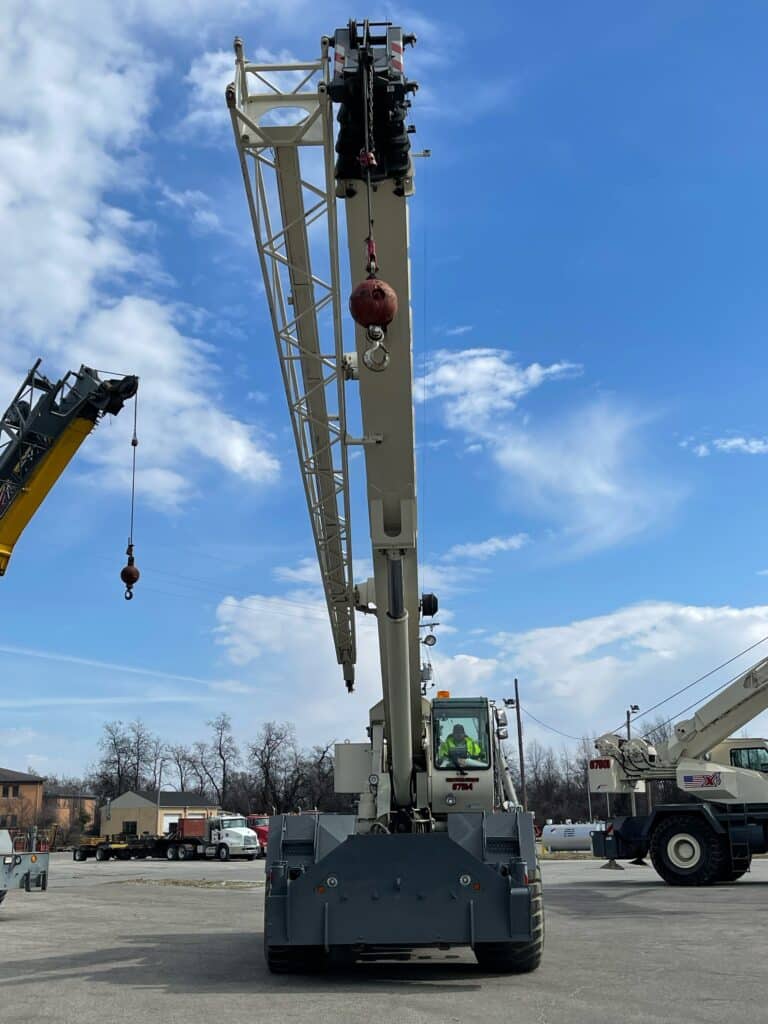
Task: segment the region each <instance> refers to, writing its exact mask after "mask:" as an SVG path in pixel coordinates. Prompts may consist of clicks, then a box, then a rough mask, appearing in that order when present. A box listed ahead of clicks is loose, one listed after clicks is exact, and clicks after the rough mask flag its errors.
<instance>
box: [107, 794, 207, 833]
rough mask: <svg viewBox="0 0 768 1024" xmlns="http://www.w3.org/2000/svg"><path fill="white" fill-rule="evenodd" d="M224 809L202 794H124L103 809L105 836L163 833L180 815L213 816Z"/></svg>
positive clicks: (183, 816)
mask: <svg viewBox="0 0 768 1024" xmlns="http://www.w3.org/2000/svg"><path fill="white" fill-rule="evenodd" d="M220 810H221V808H220V807H218V805H216V804H213V803H211V801H210V800H209V799H208V797H205V796H200V795H199V793H170V792H168V793H166V792H161V793H160V794H159V797H158V794H157V793H134V792H129V793H123V794H122V796H118V797H116V798H115V799H114V800H110V801H109V802H108V803H106V804H103V805H102V806H101V807H100V808H99V829H100V832H101V835H103V836H112V835H118V834H119V833H123V834H125V835H138V836H140V835H141V834H142V833H144V832H148V833H149V834H150V835H163V834H164V833H166V832H169V831H170V830H171V826H172V825H175V824H176V822H177V821H178V820H179V818H213V817H215V816H216V815H217V814H218V813H219V811H220Z"/></svg>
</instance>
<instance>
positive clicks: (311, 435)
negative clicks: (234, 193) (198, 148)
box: [227, 26, 424, 806]
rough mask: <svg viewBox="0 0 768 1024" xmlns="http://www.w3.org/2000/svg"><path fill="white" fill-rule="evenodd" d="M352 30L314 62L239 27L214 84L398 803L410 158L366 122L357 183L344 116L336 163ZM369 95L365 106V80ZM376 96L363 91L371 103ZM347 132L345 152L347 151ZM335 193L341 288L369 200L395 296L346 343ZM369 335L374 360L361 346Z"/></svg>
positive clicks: (412, 549)
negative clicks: (290, 55)
mask: <svg viewBox="0 0 768 1024" xmlns="http://www.w3.org/2000/svg"><path fill="white" fill-rule="evenodd" d="M351 32H352V30H351V29H347V30H344V29H342V30H339V31H338V32H337V33H336V36H335V39H334V42H333V45H334V62H333V74H331V70H330V68H331V64H330V59H329V48H330V47H331V45H332V44H331V41H330V40H329V39H324V40H323V42H322V55H321V59H320V61H318V62H316V63H304V64H284V65H271V66H269V65H260V64H254V63H251V62H248V61H246V60H245V59H244V56H243V48H242V43H241V42H240V41H239V40H237V41H236V43H235V53H236V60H237V75H236V80H235V83H234V85H233V86H231V87H230V89H229V91H228V96H227V98H228V105H229V108H230V113H231V116H232V124H233V128H234V133H235V139H236V141H237V146H238V151H239V154H240V161H241V167H242V171H243V178H244V181H245V187H246V194H247V197H248V202H249V207H250V213H251V220H252V224H253V228H254V233H255V236H256V242H257V247H258V250H259V256H260V259H261V264H262V271H263V274H264V280H265V287H266V290H267V298H268V302H269V307H270V312H271V316H272V322H273V328H274V333H275V337H276V340H277V347H278V354H279V357H280V363H281V368H282V372H283V380H284V384H285V390H286V395H287V398H288V405H289V409H290V411H291V416H292V421H293V427H294V434H295V438H296V446H297V451H298V455H299V463H300V466H301V471H302V478H303V482H304V489H305V493H306V496H307V503H308V506H309V511H310V518H311V521H312V528H313V532H314V537H315V543H316V547H317V555H318V561H319V564H320V570H321V576H322V579H323V584H324V586H325V593H326V600H327V604H328V609H329V613H330V617H331V626H332V630H333V637H334V643H335V646H336V655H337V659H338V661H339V663H340V664H341V665H342V666H343V670H344V678H345V680H346V681H347V685H348V687H349V688H350V689H351V688H352V682H353V679H354V662H355V657H356V652H355V630H354V608H355V605H356V604H357V605H358V606H361V607H362V608H364V609H365V610H370V611H375V614H376V617H377V623H378V632H379V650H380V666H381V678H382V689H383V695H384V714H385V735H386V739H387V742H388V745H389V758H390V762H391V770H392V785H393V793H394V797H395V801H396V802H397V804H399V805H400V806H409V805H410V804H411V803H412V799H413V793H412V781H413V769H414V764H415V763H416V762H418V761H419V760H421V761H423V746H424V743H423V724H422V709H421V660H420V646H419V614H420V600H419V589H418V571H417V558H416V480H415V458H414V443H415V442H414V427H413V385H412V381H413V361H412V343H411V312H410V268H409V259H408V214H407V209H406V197H407V196H408V195H410V194H411V193H412V191H413V174H412V169H411V163H410V160H408V157H407V136H406V135H405V127H404V126H402V131H403V138H404V139H406V142H405V145H403V143H402V140H401V139H399V140H397V141H396V144H395V147H396V149H397V155H398V158H399V159H400V160H401V161H402V160H403V154H405V156H404V160H405V163H403V164H401V166H400V171H399V173H398V174H397V175H395V174H394V173H393V174H389V173H388V171H387V169H385V168H384V164H385V163H386V159H387V147H388V146H390V147H392V146H393V143H392V140H391V139H390V138H387V139H382V140H378V141H377V140H376V139H375V138H374V142H375V144H376V145H377V147H378V149H379V151H380V158H379V166H377V172H376V178H377V180H376V185H375V192H374V190H373V188H371V189H370V192H369V191H368V188H367V187H366V184H367V183H366V181H365V176H364V175H363V173H362V170H361V167H360V165H359V163H358V161H357V156H358V153H357V149H358V148H359V143H358V137H357V129H356V126H355V125H354V124H353V126H352V129H351V131H350V130H348V131H347V133H346V135H345V132H344V128H342V129H341V131H340V133H339V143H338V146H337V148H340V150H339V151H340V158H339V162H338V167H336V168H335V167H334V143H335V139H334V132H333V122H332V117H331V111H332V98H331V97H332V94H333V99H334V100H335V101H336V102H339V103H341V104H342V108H343V104H344V103H345V102H346V103H347V104H350V103H355V102H357V100H358V99H359V97H357V96H356V95H355V84H353V85H351V86H349V84H348V83H349V82H352V83H357V82H358V81H359V76H360V73H361V64H360V60H359V53H360V52H361V51H360V50H358V39H357V38H356V37H355V38H351ZM373 39H374V37H372V43H371V46H370V48H369V49H368V50H367V51H366V52H369V53H371V54H373V59H372V64H371V76H372V77H371V83H373V75H375V76H377V79H378V80H379V82H381V81H382V80H386V81H387V82H389V80H390V79H391V80H392V82H394V83H395V87H396V88H397V89H398V90H399V94H400V102H401V106H402V110H403V111H404V110H405V108H406V106H407V103H405V102H403V99H402V97H403V95H404V92H405V90H406V89H407V83H406V79H405V76H404V74H403V71H402V51H403V33H402V30H401V29H399V28H393V27H391V26H388V27H387V28H386V29H385V30H384V32H383V33H382V34H381V35H379V36H376V37H375V42H376V44H377V45H375V46H374V45H373ZM393 55H396V56H393ZM369 99H370V109H371V111H373V104H374V99H373V84H371V95H370V97H369ZM380 102H381V100H380V97H379V96H378V95H377V97H376V104H377V106H378V104H379V103H380ZM287 107H293V108H295V107H299V108H302V109H303V110H304V111H306V115H307V116H306V117H305V118H304V119H303V120H302V121H301V122H300V123H299V124H298V125H291V126H287V125H285V124H283V123H281V120H282V119H281V117H280V114H281V112H282V111H284V110H285V108H287ZM275 115H277V116H275ZM391 120H392V119H390V121H391ZM275 122H277V123H275ZM350 138H351V141H350ZM345 139H346V142H345ZM345 145H346V146H347V147H349V146H350V145H351V146H352V147H353V149H354V152H347V153H346V154H345V153H344V152H343V150H344V147H345ZM313 148H314V149H315V151H316V152H317V151H319V154H320V156H321V161H322V162H321V163H320V162H318V161H317V159H315V160H314V165H315V166H314V168H313V167H312V164H313V160H312V157H313V156H314V154H313V153H312V149H313ZM307 167H309V170H307V169H306V168H307ZM312 170H314V175H313V174H312ZM336 194H338V195H340V196H342V197H343V198H344V207H345V211H346V227H347V231H346V234H347V245H348V251H349V266H350V276H351V283H352V286H353V288H354V287H355V286H357V285H358V284H359V283H360V282H361V281H364V280H366V278H367V277H368V276H370V275H369V273H368V270H369V268H368V266H367V264H366V240H367V239H368V238H369V236H370V235H371V233H372V232H371V214H372V218H373V220H372V223H373V225H375V235H376V243H375V244H376V251H377V259H378V264H379V266H380V267H381V268H382V272H383V274H384V275H385V276H386V278H387V279H388V282H389V284H390V286H391V287H392V288H393V289H394V292H395V294H396V295H397V300H398V311H397V313H396V314H395V316H394V319H393V320H392V321H391V322H390V323H389V324H388V325H387V326H386V340H385V344H384V345H381V344H377V343H374V342H373V341H372V338H371V333H370V332H369V331H368V330H367V329H366V328H364V327H361V326H359V325H358V326H357V327H356V331H355V346H356V352H355V354H354V355H353V356H350V355H346V356H345V355H344V353H343V348H342V327H341V310H340V294H341V292H340V284H339V282H340V277H341V275H340V269H339V252H338V249H339V243H338V226H337V215H336ZM320 220H323V221H324V222H325V229H326V230H325V232H324V238H323V245H322V246H320V245H319V244H314V245H313V244H312V241H311V231H312V230H317V229H316V228H315V227H314V225H315V224H316V223H317V222H318V221H320ZM275 224H278V225H279V227H275ZM318 264H320V265H321V266H322V272H321V271H320V270H318V269H317V265H318ZM326 307H328V308H327V310H326ZM373 349H375V350H376V354H377V356H380V357H381V359H382V360H383V361H382V363H381V364H378V363H376V361H375V359H374V360H371V359H370V358H369V353H370V352H371V351H372V350H373ZM345 379H354V380H357V381H359V392H360V406H361V415H362V424H363V436H362V437H361V438H351V437H350V436H349V434H348V432H347V424H346V409H345V401H344V380H345ZM354 444H360V445H362V447H363V450H364V452H365V463H366V476H367V496H368V509H369V520H370V536H371V547H372V559H373V581H372V583H365V584H363V585H362V586H361V587H360V588H358V589H355V588H354V587H353V582H352V576H351V571H352V554H351V536H350V529H349V506H350V492H349V479H348V465H347V448H348V446H349V445H354Z"/></svg>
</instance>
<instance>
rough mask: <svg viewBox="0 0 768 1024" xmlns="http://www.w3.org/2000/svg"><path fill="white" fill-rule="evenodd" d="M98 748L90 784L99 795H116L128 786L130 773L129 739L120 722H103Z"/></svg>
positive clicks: (123, 791)
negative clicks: (97, 758)
mask: <svg viewBox="0 0 768 1024" xmlns="http://www.w3.org/2000/svg"><path fill="white" fill-rule="evenodd" d="M99 750H100V751H101V757H100V758H99V761H98V762H97V764H96V766H95V768H94V769H92V773H91V784H92V785H93V787H94V789H96V791H97V792H98V794H99V795H100V796H101V797H104V798H107V797H118V796H120V794H121V793H125V792H126V791H127V790H128V789H129V788H130V773H131V741H130V737H129V735H128V732H127V730H126V728H125V726H124V725H123V723H122V722H119V721H118V722H105V724H104V726H103V729H102V734H101V739H100V740H99Z"/></svg>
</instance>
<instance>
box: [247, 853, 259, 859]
mask: <svg viewBox="0 0 768 1024" xmlns="http://www.w3.org/2000/svg"><path fill="white" fill-rule="evenodd" d="M257 857H258V853H249V854H248V860H256V858H257Z"/></svg>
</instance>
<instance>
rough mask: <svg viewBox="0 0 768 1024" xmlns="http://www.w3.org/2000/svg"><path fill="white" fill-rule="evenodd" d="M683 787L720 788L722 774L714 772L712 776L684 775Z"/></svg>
mask: <svg viewBox="0 0 768 1024" xmlns="http://www.w3.org/2000/svg"><path fill="white" fill-rule="evenodd" d="M683 785H684V786H685V787H686V789H706V788H707V786H713V787H716V786H719V785H720V772H713V774H712V775H704V774H701V775H684V776H683Z"/></svg>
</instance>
